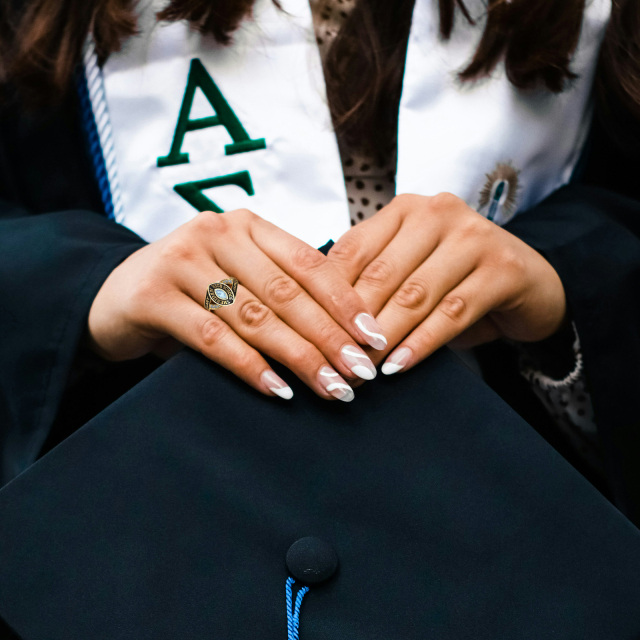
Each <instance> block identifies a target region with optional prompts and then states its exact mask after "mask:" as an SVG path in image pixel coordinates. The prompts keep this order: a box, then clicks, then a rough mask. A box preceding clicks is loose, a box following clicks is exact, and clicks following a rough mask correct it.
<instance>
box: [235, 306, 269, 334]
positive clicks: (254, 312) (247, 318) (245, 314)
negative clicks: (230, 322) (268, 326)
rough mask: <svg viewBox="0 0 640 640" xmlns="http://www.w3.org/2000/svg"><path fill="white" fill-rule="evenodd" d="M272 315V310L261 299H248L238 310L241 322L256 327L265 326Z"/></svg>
mask: <svg viewBox="0 0 640 640" xmlns="http://www.w3.org/2000/svg"><path fill="white" fill-rule="evenodd" d="M270 317H271V310H270V309H269V307H267V306H266V305H265V304H263V303H262V302H260V301H259V300H247V301H246V302H244V303H243V304H242V305H241V306H240V309H239V310H238V318H239V319H240V322H242V324H244V325H245V326H247V327H253V328H255V329H257V328H259V327H261V326H263V325H264V324H265V323H266V322H267V321H268V320H269V319H270Z"/></svg>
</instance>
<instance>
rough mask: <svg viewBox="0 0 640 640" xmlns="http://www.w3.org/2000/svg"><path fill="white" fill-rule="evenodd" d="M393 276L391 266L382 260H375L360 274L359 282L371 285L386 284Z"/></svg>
mask: <svg viewBox="0 0 640 640" xmlns="http://www.w3.org/2000/svg"><path fill="white" fill-rule="evenodd" d="M392 275H393V266H392V265H391V264H390V263H389V262H387V261H386V260H383V259H382V258H377V259H376V260H374V261H373V262H370V263H369V264H368V265H367V267H366V268H365V270H364V271H363V272H362V273H361V274H360V280H364V282H366V283H368V284H372V285H380V284H384V283H385V282H387V281H388V280H389V279H390V278H391V276H392Z"/></svg>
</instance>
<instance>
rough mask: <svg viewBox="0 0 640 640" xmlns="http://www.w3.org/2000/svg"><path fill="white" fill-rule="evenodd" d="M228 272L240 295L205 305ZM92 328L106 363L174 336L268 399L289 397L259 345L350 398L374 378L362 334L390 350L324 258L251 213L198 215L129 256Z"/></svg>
mask: <svg viewBox="0 0 640 640" xmlns="http://www.w3.org/2000/svg"><path fill="white" fill-rule="evenodd" d="M228 277H235V278H237V279H238V280H239V285H238V289H237V292H236V299H235V301H234V302H233V304H230V305H228V306H223V307H221V308H218V309H216V310H215V312H213V313H212V312H211V311H207V310H206V309H205V308H204V306H203V305H204V300H205V296H206V294H207V290H208V287H209V285H210V284H211V283H214V282H219V281H220V280H222V279H224V278H228ZM88 335H89V345H90V346H91V348H92V349H93V350H94V351H95V352H96V353H98V354H99V355H101V356H102V357H103V358H106V359H108V360H127V359H131V358H137V357H140V356H142V355H144V354H146V353H149V352H150V351H153V350H162V349H163V348H164V347H165V346H166V343H167V341H168V338H174V339H176V340H178V341H179V342H180V343H182V344H184V345H188V346H189V347H191V348H193V349H195V350H197V351H199V352H201V353H203V354H204V355H205V356H207V357H208V358H210V359H211V360H214V361H215V362H217V363H219V364H220V365H222V366H223V367H225V368H226V369H228V370H229V371H231V372H233V373H234V374H235V375H237V376H238V377H239V378H241V379H242V380H244V381H245V382H247V383H248V384H249V385H251V386H252V387H254V388H255V389H257V390H258V391H260V392H262V393H264V394H265V395H274V394H275V395H278V396H280V397H282V398H285V399H289V398H291V396H292V395H293V392H292V390H291V388H290V387H289V386H288V385H287V384H286V383H285V382H284V381H283V380H282V379H281V378H280V377H279V376H277V375H276V373H275V372H274V371H273V370H272V369H271V367H270V366H269V365H268V363H267V362H266V361H265V359H264V358H263V357H262V355H261V354H260V353H259V352H261V353H264V354H266V355H268V356H270V357H272V358H274V359H275V360H277V361H278V362H281V363H282V364H284V365H285V366H286V367H288V368H289V369H290V370H291V371H292V372H293V373H295V374H296V375H297V376H298V377H299V378H300V379H301V380H302V381H303V382H304V383H305V384H307V385H308V386H309V387H310V388H311V389H312V390H313V391H315V392H316V393H317V394H318V395H319V396H320V397H322V398H326V399H334V398H338V399H340V400H344V401H346V402H349V401H350V400H352V399H353V395H354V394H353V391H352V389H351V387H350V386H349V384H348V382H347V381H354V380H370V379H372V378H373V377H375V375H376V369H375V366H374V365H373V363H372V362H371V360H370V358H369V357H368V356H367V355H366V353H365V352H364V350H363V349H362V348H361V347H360V346H358V344H357V342H360V343H362V344H367V345H369V346H371V347H372V348H374V349H378V350H381V349H384V348H385V347H386V346H387V342H386V339H385V337H384V336H383V335H382V332H381V330H380V327H379V326H378V325H377V323H376V321H375V319H374V317H373V315H372V314H371V311H370V310H369V309H367V308H366V305H365V304H364V302H363V301H362V299H361V298H360V296H359V295H358V294H357V293H356V292H355V290H354V289H353V287H352V286H351V285H350V284H349V283H348V282H347V281H346V280H345V279H344V277H343V276H341V275H340V273H339V272H338V270H337V269H336V267H335V266H334V265H333V264H331V262H330V261H329V260H328V259H327V257H326V256H325V255H323V254H322V253H321V252H320V251H318V250H317V249H315V248H313V247H311V246H310V245H308V244H307V243H305V242H303V241H302V240H300V239H298V238H296V237H295V236H292V235H290V234H289V233H287V232H286V231H283V230H282V229H280V228H279V227H277V226H275V225H273V224H271V223H270V222H268V221H266V220H264V219H262V218H260V217H259V216H257V215H256V214H254V213H252V212H250V211H247V210H244V209H243V210H237V211H231V212H228V213H223V214H218V213H213V212H204V213H200V214H198V215H197V216H196V217H195V218H194V219H192V220H191V221H189V222H187V223H185V224H183V225H182V226H180V227H179V228H178V229H176V230H175V231H173V232H172V233H170V234H168V235H167V236H165V237H164V238H162V239H160V240H158V241H156V242H152V243H150V244H148V245H146V246H144V247H142V248H141V249H139V250H138V251H136V252H135V253H133V254H132V255H131V256H129V257H128V258H127V259H126V260H125V261H124V262H122V263H121V264H120V265H119V266H118V267H116V268H115V269H114V270H113V271H112V272H111V274H110V275H109V277H108V278H107V279H106V280H105V282H104V284H103V285H102V287H101V288H100V290H99V292H98V294H97V295H96V297H95V299H94V301H93V304H92V306H91V309H90V312H89V317H88Z"/></svg>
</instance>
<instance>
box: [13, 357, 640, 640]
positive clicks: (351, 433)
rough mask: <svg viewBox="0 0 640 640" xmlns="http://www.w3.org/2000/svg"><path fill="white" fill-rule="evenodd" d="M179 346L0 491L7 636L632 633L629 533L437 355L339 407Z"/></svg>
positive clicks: (637, 538)
mask: <svg viewBox="0 0 640 640" xmlns="http://www.w3.org/2000/svg"><path fill="white" fill-rule="evenodd" d="M274 368H275V369H276V370H279V371H278V372H279V373H282V375H283V376H285V377H286V379H287V380H288V381H290V383H291V385H292V387H293V388H294V391H295V396H294V398H293V400H291V401H289V402H286V401H281V400H279V399H277V398H267V397H265V396H262V395H261V394H259V393H257V392H256V391H254V390H252V389H250V388H248V387H247V386H246V385H245V384H244V383H242V382H241V381H239V380H238V379H236V378H235V377H234V376H232V375H231V374H229V373H228V372H226V371H224V370H223V369H221V368H220V367H218V366H217V365H215V364H213V363H210V362H208V361H206V360H205V359H204V358H202V357H200V356H198V355H196V354H194V353H192V352H190V351H184V352H183V353H181V354H179V355H178V356H176V357H175V358H173V359H172V360H170V361H169V362H167V363H166V364H164V365H163V366H161V367H160V368H159V369H158V370H157V371H156V372H154V373H153V374H152V375H151V376H149V377H148V378H147V379H145V380H144V381H143V382H142V383H140V384H139V385H137V386H136V387H134V388H133V389H132V390H131V391H129V392H128V393H127V394H126V395H125V396H123V397H122V398H121V399H120V400H118V401H117V402H116V403H115V404H113V405H111V406H110V407H109V408H108V409H106V410H105V411H104V412H102V413H101V414H99V415H98V416H97V417H96V418H95V419H93V420H92V421H91V422H90V423H88V424H87V425H86V426H85V427H83V428H82V429H81V430H80V431H78V432H77V433H75V434H74V435H73V436H71V437H70V438H68V439H67V440H65V441H64V442H63V443H62V444H61V445H59V446H58V447H56V448H55V449H54V450H53V451H51V452H50V453H49V454H47V455H46V456H45V457H44V458H43V459H42V460H40V461H39V462H37V463H36V464H35V465H33V466H32V467H31V468H29V469H28V470H27V471H26V472H24V473H23V474H22V475H21V476H19V477H18V478H17V479H15V480H14V481H13V482H11V483H10V484H9V485H7V486H6V487H4V488H3V489H2V491H1V492H0V616H2V617H3V618H4V619H5V621H6V622H7V623H8V624H9V625H10V626H11V627H12V628H13V629H14V630H15V632H16V633H17V634H18V635H19V636H20V637H22V638H24V640H102V639H104V640H107V639H108V640H120V639H122V640H124V639H125V638H126V639H135V640H142V639H145V640H150V639H154V640H155V639H158V640H160V639H162V640H169V639H171V640H174V639H183V638H184V639H188V640H211V639H221V640H255V639H257V638H259V639H260V640H287V639H288V640H295V639H296V638H298V637H299V638H300V640H338V639H340V640H414V639H416V640H417V639H420V640H436V639H437V640H454V639H455V640H463V639H467V638H468V639H470V640H471V639H473V640H482V639H490V640H506V639H509V640H511V639H524V638H531V639H535V640H540V639H541V638H554V639H569V638H571V639H574V638H575V639H580V640H586V639H602V640H614V639H618V638H620V639H622V638H625V639H630V638H635V637H639V636H640V534H639V532H638V530H637V529H636V528H635V527H634V526H633V525H631V524H630V523H629V521H627V520H626V519H625V518H624V517H623V516H622V515H621V514H620V513H619V512H618V511H617V510H616V509H615V508H614V507H613V506H611V505H610V504H609V503H608V502H607V501H606V500H605V499H604V498H603V497H602V496H601V495H600V494H599V493H598V492H597V491H596V490H595V489H594V488H593V487H592V486H591V485H589V484H588V483H587V482H586V481H585V480H584V479H583V478H582V477H581V476H580V475H579V474H578V473H577V472H576V471H574V470H573V468H571V467H570V466H569V465H568V464H567V463H566V462H565V461H564V460H563V459H562V458H561V457H560V456H559V455H558V454H557V453H556V452H555V451H553V449H551V448H550V447H549V445H547V444H546V443H545V442H544V441H543V440H542V439H541V438H540V437H539V436H538V435H537V434H536V433H535V432H534V431H533V430H532V429H531V427H529V426H528V425H527V424H526V423H524V422H523V421H522V420H521V419H520V418H519V417H517V416H516V415H515V414H514V413H513V412H512V411H511V410H510V409H509V408H508V407H507V406H506V405H505V404H504V403H503V402H502V401H501V400H500V399H498V398H497V397H496V396H495V395H494V394H493V392H491V391H490V390H489V389H488V388H487V387H486V386H485V385H484V384H483V383H482V382H481V381H480V380H479V379H478V378H477V377H476V376H475V375H474V374H473V373H471V372H470V371H468V370H467V369H466V368H465V367H464V366H463V365H462V364H461V363H460V362H459V361H458V360H457V359H456V358H455V357H454V356H453V355H452V354H451V353H450V352H448V351H441V352H438V353H437V354H435V355H434V356H433V357H432V358H430V359H429V360H428V361H426V362H424V363H422V364H421V365H419V366H417V367H415V368H414V369H413V370H411V371H408V372H406V373H404V374H398V375H396V376H392V377H389V378H387V377H385V376H382V375H379V376H378V378H377V379H376V380H374V381H372V382H368V383H366V384H365V385H363V386H362V387H360V388H358V389H357V391H356V399H355V400H354V401H353V402H352V403H350V404H344V403H340V402H327V401H325V400H321V399H320V398H318V397H316V396H315V395H314V394H313V393H312V392H311V391H310V390H308V389H307V388H306V387H305V386H304V385H303V384H302V383H300V382H299V381H296V380H295V379H294V378H293V376H292V375H291V374H289V375H287V373H286V372H285V371H284V369H283V368H282V367H279V366H278V365H275V364H274Z"/></svg>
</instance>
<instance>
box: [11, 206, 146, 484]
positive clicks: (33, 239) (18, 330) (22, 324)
mask: <svg viewBox="0 0 640 640" xmlns="http://www.w3.org/2000/svg"><path fill="white" fill-rule="evenodd" d="M143 244H144V243H143V241H142V240H141V239H140V238H139V237H138V236H136V235H135V234H134V233H132V232H131V231H129V230H128V229H126V228H124V227H122V226H120V225H117V224H115V223H114V222H112V221H110V220H108V219H107V218H105V217H104V216H102V215H100V214H97V213H93V212H89V211H81V210H75V211H74V210H71V211H59V212H54V213H47V214H40V215H33V214H30V213H28V212H27V211H25V210H24V209H21V208H19V207H17V206H15V205H12V204H9V203H7V202H0V256H2V258H1V259H0V290H1V291H2V297H1V299H0V309H1V312H0V328H1V330H2V334H3V339H2V340H0V362H1V363H2V366H1V367H0V394H1V395H0V424H2V429H1V430H0V451H1V452H2V459H1V463H0V464H1V471H2V484H5V483H6V482H7V481H8V480H10V479H11V478H13V477H14V476H15V475H17V474H18V473H20V472H21V471H22V470H24V469H25V468H26V467H27V466H29V464H31V463H32V462H33V461H34V460H35V459H36V458H37V456H38V454H39V452H40V450H41V448H42V446H43V444H44V442H45V440H46V438H47V436H48V433H49V430H50V428H51V425H52V424H53V421H54V419H55V416H56V413H57V411H58V408H59V405H60V401H61V398H62V395H63V392H64V389H65V386H66V383H67V380H68V377H69V373H70V369H71V367H72V364H73V362H74V358H75V356H76V353H77V351H78V346H79V343H80V342H81V339H82V337H83V333H84V331H85V325H86V320H87V316H88V313H89V308H90V306H91V303H92V301H93V298H94V297H95V295H96V293H97V291H98V290H99V288H100V286H101V285H102V283H103V282H104V280H105V279H106V277H107V276H108V275H109V273H110V272H111V271H112V270H113V269H114V268H115V267H116V266H117V265H118V264H119V263H120V262H122V260H124V259H125V258H126V257H127V256H128V255H130V254H131V253H132V252H134V251H135V250H137V249H138V248H139V247H140V246H142V245H143Z"/></svg>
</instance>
